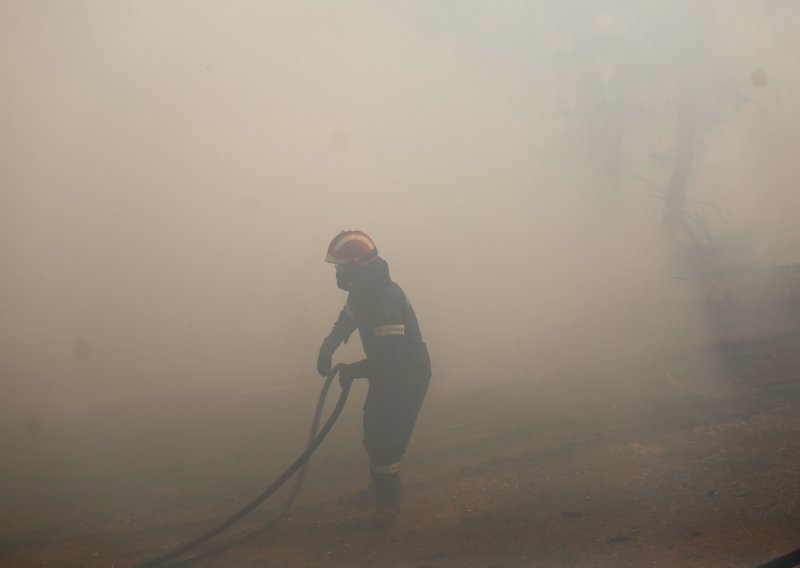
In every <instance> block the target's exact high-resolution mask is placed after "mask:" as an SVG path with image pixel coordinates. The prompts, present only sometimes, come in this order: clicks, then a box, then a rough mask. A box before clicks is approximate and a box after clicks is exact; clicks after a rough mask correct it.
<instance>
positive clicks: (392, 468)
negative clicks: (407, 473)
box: [370, 462, 400, 474]
mask: <svg viewBox="0 0 800 568" xmlns="http://www.w3.org/2000/svg"><path fill="white" fill-rule="evenodd" d="M370 469H372V472H373V473H383V474H388V473H397V472H398V471H400V462H397V463H390V464H389V465H375V464H374V463H373V464H370Z"/></svg>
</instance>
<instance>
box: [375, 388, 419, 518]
mask: <svg viewBox="0 0 800 568" xmlns="http://www.w3.org/2000/svg"><path fill="white" fill-rule="evenodd" d="M398 379H400V380H395V381H391V382H389V381H380V382H379V381H375V380H370V385H369V392H368V393H367V400H366V403H365V404H364V447H365V448H366V450H367V454H369V460H370V466H371V472H372V484H373V488H374V491H375V497H376V502H377V505H378V506H379V507H380V506H382V505H386V506H392V507H396V506H397V504H398V502H399V498H400V460H401V459H402V457H403V454H405V452H406V448H407V447H408V442H409V440H410V439H411V434H412V433H413V431H414V424H415V423H416V421H417V415H418V414H419V410H420V407H421V406H422V402H423V400H425V395H426V394H427V392H428V384H429V382H430V377H429V376H427V375H423V376H416V377H415V376H405V377H398Z"/></svg>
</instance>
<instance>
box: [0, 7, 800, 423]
mask: <svg viewBox="0 0 800 568" xmlns="http://www.w3.org/2000/svg"><path fill="white" fill-rule="evenodd" d="M798 38H800V7H798V4H797V3H792V2H780V1H777V0H773V1H752V0H737V1H722V0H718V1H711V0H709V1H705V2H697V1H694V0H693V1H689V0H684V1H675V0H663V1H653V2H622V1H616V2H615V1H611V0H608V1H602V2H600V1H598V2H558V1H555V0H553V1H539V2H518V1H509V2H448V3H430V2H422V1H420V2H402V3H401V2H358V1H353V2H340V3H326V2H294V1H286V2H257V1H238V2H210V1H192V2H189V1H174V2H156V1H150V2H101V1H96V2H89V1H82V2H70V3H65V2H56V1H50V2H29V1H23V0H5V1H4V2H2V3H0V85H2V95H0V99H1V100H2V105H0V121H1V122H0V124H2V127H1V128H0V150H1V151H0V269H1V270H2V283H1V284H0V315H1V318H2V319H1V320H0V321H2V323H1V324H0V373H1V374H2V375H1V376H2V378H1V380H2V385H0V388H1V389H2V390H0V395H1V396H2V398H3V401H4V403H5V404H4V406H6V407H7V408H10V409H13V411H14V413H13V414H14V416H16V415H17V414H19V415H22V414H23V413H25V412H44V413H46V412H47V410H48V409H54V408H59V407H62V406H64V407H66V406H67V405H73V404H76V403H86V402H92V401H96V400H108V399H114V398H119V397H131V396H142V395H149V394H153V393H157V392H162V391H175V390H188V389H207V388H212V389H242V390H243V391H247V390H249V389H256V388H262V387H263V388H266V387H272V386H276V385H285V384H297V383H309V382H313V381H316V380H317V378H316V376H315V370H314V362H315V358H316V350H317V347H318V345H319V342H320V341H321V339H322V338H323V337H324V336H325V335H326V334H327V333H328V331H329V327H330V325H331V324H332V323H333V321H334V319H335V317H336V315H337V314H338V310H339V309H340V307H341V305H342V303H343V302H344V295H343V293H342V292H340V291H339V290H337V289H336V287H335V283H334V276H333V269H332V268H331V267H330V266H329V265H326V264H325V263H324V262H323V259H324V255H325V248H326V246H327V244H328V242H329V240H330V238H331V237H333V236H334V235H335V234H336V233H337V232H338V231H339V230H341V229H346V228H358V229H362V230H364V231H366V232H368V233H369V234H370V235H372V237H373V238H374V240H375V241H376V243H377V244H378V247H379V249H380V251H381V253H382V254H383V256H384V257H385V258H386V259H387V260H388V261H389V263H390V266H391V270H392V274H393V276H394V278H395V279H396V280H397V281H398V282H399V283H400V285H401V286H403V287H404V289H405V290H406V292H407V293H408V295H409V297H410V298H411V300H412V302H413V303H414V306H415V308H416V310H417V313H418V315H419V318H420V322H421V325H422V328H423V333H424V335H425V339H426V341H427V342H428V344H429V347H430V350H431V354H432V357H433V359H434V387H433V388H434V389H435V392H438V393H439V394H442V393H447V392H451V391H453V390H455V389H457V388H468V387H473V386H480V385H487V384H491V383H496V382H501V383H505V382H508V381H513V380H517V379H519V380H526V381H537V380H542V381H547V380H562V381H568V380H572V379H573V378H576V377H577V378H580V380H587V377H588V378H589V379H590V380H596V381H612V380H613V379H615V378H618V377H630V376H631V375H632V374H633V373H634V372H636V370H637V369H642V368H649V367H648V366H655V367H656V368H660V367H659V366H661V365H663V364H665V363H664V361H666V360H668V359H669V358H670V357H674V356H675V354H676V353H679V354H682V353H685V352H686V350H689V349H696V348H698V346H699V347H703V346H706V345H710V344H711V342H712V337H711V333H710V328H709V326H708V322H707V321H706V316H705V314H704V312H703V311H702V310H700V309H698V307H697V306H698V296H699V291H698V289H697V286H696V285H695V283H694V282H693V281H692V279H691V278H686V277H685V275H684V274H682V273H681V269H680V268H679V267H677V266H676V265H675V264H674V262H673V257H672V245H671V244H670V242H669V241H668V239H667V237H666V236H665V235H664V234H663V233H662V231H661V229H660V219H661V215H662V210H663V203H664V200H663V191H664V189H665V187H666V185H667V183H668V180H669V177H670V174H671V171H672V167H673V163H674V154H675V152H676V150H675V149H676V147H677V137H678V135H677V132H676V127H675V108H676V106H677V105H676V101H678V100H688V101H689V104H692V105H694V107H693V108H695V109H696V112H697V116H698V123H699V125H698V128H699V133H698V138H699V140H698V149H697V153H696V157H695V163H694V168H693V170H692V174H691V177H690V181H689V186H688V201H687V207H688V208H692V210H693V211H697V212H702V213H703V214H704V215H705V216H706V218H707V220H708V224H709V225H710V226H711V228H712V230H713V231H715V234H716V236H717V238H718V239H719V242H720V243H721V247H722V248H723V249H724V251H723V252H724V254H726V255H727V256H728V258H730V259H731V260H732V261H735V262H742V263H771V262H779V263H789V262H797V261H800V229H798V224H797V222H796V214H797V211H798V208H799V207H800V192H798V191H797V181H796V180H797V179H800V162H798V160H797V155H798V149H800V146H799V145H798V134H797V133H798V132H800V73H798V68H800V55H798V54H800V39H798ZM763 78H766V84H764V80H763ZM598 94H602V96H597V95H598ZM609 164H610V166H609ZM354 343H357V342H354ZM357 347H358V346H357V345H355V346H353V345H352V344H351V345H350V346H348V349H347V350H346V352H345V353H344V354H343V357H344V358H345V359H350V360H352V359H355V358H357V357H360V353H359V350H358V349H357ZM709 365H713V362H709ZM712 371H713V367H711V366H710V367H708V372H709V373H712ZM12 418H13V419H14V420H18V418H14V417H13V416H12Z"/></svg>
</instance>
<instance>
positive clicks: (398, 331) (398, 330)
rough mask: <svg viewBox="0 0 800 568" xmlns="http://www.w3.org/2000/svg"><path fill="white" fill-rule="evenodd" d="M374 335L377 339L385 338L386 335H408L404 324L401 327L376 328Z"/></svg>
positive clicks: (384, 326)
mask: <svg viewBox="0 0 800 568" xmlns="http://www.w3.org/2000/svg"><path fill="white" fill-rule="evenodd" d="M372 333H373V334H374V335H375V337H383V336H385V335H405V334H406V326H404V325H403V324H399V325H382V326H380V327H376V328H375V329H373V330H372Z"/></svg>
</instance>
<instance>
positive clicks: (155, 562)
mask: <svg viewBox="0 0 800 568" xmlns="http://www.w3.org/2000/svg"><path fill="white" fill-rule="evenodd" d="M340 368H341V365H336V366H335V367H334V368H333V369H332V370H331V372H330V373H329V374H328V376H327V377H325V382H324V384H323V385H322V390H321V391H320V395H319V399H318V400H317V408H316V410H315V412H314V420H313V423H312V426H311V432H310V434H309V439H308V445H307V446H306V449H305V451H304V452H303V453H302V454H300V456H299V457H298V458H297V459H296V460H295V461H294V463H292V465H290V466H289V467H288V468H287V469H286V471H284V472H283V474H281V476H280V477H278V479H276V480H275V481H274V482H273V483H272V485H270V486H269V487H267V488H266V489H265V490H264V491H262V492H261V493H260V494H259V495H257V496H256V497H255V498H254V499H253V500H252V501H250V502H249V503H248V504H247V505H245V506H244V507H242V508H241V509H240V510H239V511H237V512H236V513H234V514H233V515H231V516H230V517H229V518H228V519H226V520H225V521H223V522H222V523H220V524H219V525H217V526H216V527H214V528H213V529H211V530H209V531H207V532H206V533H204V534H202V535H200V536H198V537H197V538H195V539H194V540H191V541H189V542H187V543H186V544H184V545H182V546H179V547H178V548H176V549H174V550H171V551H170V552H167V553H165V554H162V555H161V556H158V557H156V558H153V559H151V560H148V561H147V562H143V563H141V564H136V565H135V566H134V567H133V568H152V567H154V566H162V565H170V566H178V565H185V564H188V563H189V562H192V561H194V560H199V559H201V558H207V557H209V556H212V555H214V554H219V553H220V552H223V551H225V550H228V549H229V548H232V547H234V546H236V545H238V544H241V543H242V542H245V541H247V540H249V539H251V538H253V537H255V536H257V535H260V534H262V533H263V532H264V530H266V529H268V528H270V527H272V526H273V525H274V524H275V523H276V522H277V521H278V520H280V519H281V518H282V517H283V516H284V515H285V514H286V512H287V511H288V510H289V508H290V507H291V505H292V502H293V501H294V499H295V497H297V494H298V493H299V491H300V486H301V485H302V483H303V479H304V477H305V473H306V471H307V469H308V463H309V462H308V460H309V458H310V457H311V454H313V453H314V451H315V450H316V449H317V448H318V447H319V445H320V444H321V443H322V441H323V440H324V439H325V437H326V436H327V435H328V433H329V432H330V431H331V428H333V425H334V424H335V423H336V420H337V419H338V418H339V415H340V414H341V413H342V409H344V405H345V403H346V402H347V396H348V395H349V394H350V385H349V384H348V385H344V386H343V387H342V392H341V393H340V394H339V400H337V401H336V406H335V407H334V408H333V410H332V411H331V414H330V416H329V417H328V420H327V421H326V422H325V424H323V425H322V428H320V430H319V432H317V427H318V426H319V422H320V418H321V416H322V410H323V408H324V407H325V399H326V398H327V396H328V390H329V389H330V386H331V383H332V382H333V379H334V377H335V376H336V375H337V374H338V373H339V370H340ZM301 468H302V470H301ZM299 470H301V471H300V475H299V476H298V477H297V481H296V482H295V486H294V488H293V489H292V492H291V494H290V495H289V497H288V499H287V500H286V503H285V504H284V505H283V507H282V508H281V510H280V512H279V513H278V514H277V515H276V516H275V517H274V518H273V519H272V520H270V521H269V522H268V523H267V524H266V526H264V527H262V528H261V529H258V530H257V531H254V532H252V533H248V534H246V535H244V536H242V537H239V538H237V539H234V540H232V541H230V542H228V543H226V544H223V545H221V546H218V547H215V548H213V549H210V550H207V551H205V552H202V553H200V554H196V555H195V556H192V557H190V558H184V559H180V560H179V559H178V558H179V557H181V556H184V555H185V554H186V553H187V552H190V551H192V550H194V549H196V548H198V547H200V546H202V545H203V544H205V543H207V542H209V541H210V540H211V539H212V538H214V537H215V536H217V535H219V534H220V533H222V532H223V531H225V530H227V529H229V528H230V527H232V526H233V525H235V524H236V523H237V522H239V521H240V520H242V519H243V518H244V517H245V516H247V515H248V514H249V513H251V512H253V511H254V510H255V509H256V507H258V506H259V505H260V504H261V503H263V502H264V501H266V500H267V499H268V498H269V497H271V496H272V495H273V494H274V493H275V492H276V491H278V489H280V488H281V487H282V486H283V484H284V483H286V482H287V481H288V480H289V479H291V477H292V476H293V475H294V474H295V473H297V472H298V471H299Z"/></svg>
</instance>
